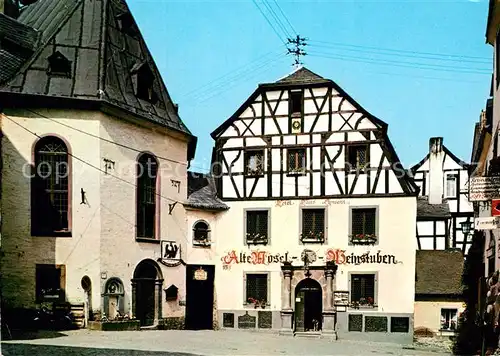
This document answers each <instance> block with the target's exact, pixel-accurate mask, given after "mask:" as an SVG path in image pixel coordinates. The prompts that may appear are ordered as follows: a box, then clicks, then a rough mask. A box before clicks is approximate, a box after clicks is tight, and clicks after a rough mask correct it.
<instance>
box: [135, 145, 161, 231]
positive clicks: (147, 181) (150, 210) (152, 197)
mask: <svg viewBox="0 0 500 356" xmlns="http://www.w3.org/2000/svg"><path fill="white" fill-rule="evenodd" d="M157 174H158V161H157V160H156V158H155V157H154V156H152V155H150V154H142V155H141V156H139V159H138V161H137V237H145V238H152V239H154V238H155V233H156V232H155V230H156V229H155V225H156V210H157V207H156V201H157V199H156V198H157V194H156V183H157Z"/></svg>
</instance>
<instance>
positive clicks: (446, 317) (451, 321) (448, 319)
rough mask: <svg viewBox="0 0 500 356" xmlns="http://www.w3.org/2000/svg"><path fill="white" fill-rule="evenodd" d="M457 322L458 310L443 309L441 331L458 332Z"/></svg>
mask: <svg viewBox="0 0 500 356" xmlns="http://www.w3.org/2000/svg"><path fill="white" fill-rule="evenodd" d="M457 322H458V310H457V309H441V330H456V329H457Z"/></svg>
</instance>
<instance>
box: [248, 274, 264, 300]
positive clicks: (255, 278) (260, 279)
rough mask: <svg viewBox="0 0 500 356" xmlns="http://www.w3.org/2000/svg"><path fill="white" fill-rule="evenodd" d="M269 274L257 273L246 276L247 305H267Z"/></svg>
mask: <svg viewBox="0 0 500 356" xmlns="http://www.w3.org/2000/svg"><path fill="white" fill-rule="evenodd" d="M267 288H268V285H267V274H264V273H260V274H259V273H256V274H247V275H246V298H247V303H254V302H255V301H258V302H259V303H262V302H264V303H267V302H268V300H267Z"/></svg>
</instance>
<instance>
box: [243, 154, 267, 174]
mask: <svg viewBox="0 0 500 356" xmlns="http://www.w3.org/2000/svg"><path fill="white" fill-rule="evenodd" d="M263 173H264V151H263V150H259V151H248V152H245V174H247V175H252V176H259V175H262V174H263Z"/></svg>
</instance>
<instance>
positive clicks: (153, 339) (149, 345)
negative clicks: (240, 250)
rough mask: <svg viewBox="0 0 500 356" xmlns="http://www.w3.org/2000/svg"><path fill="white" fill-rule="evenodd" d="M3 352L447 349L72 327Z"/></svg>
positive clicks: (184, 354) (202, 355) (206, 354)
mask: <svg viewBox="0 0 500 356" xmlns="http://www.w3.org/2000/svg"><path fill="white" fill-rule="evenodd" d="M2 354H3V355H4V356H14V355H16V356H17V355H23V356H24V355H30V356H31V355H37V356H46V355H47V356H66V355H71V356H80V355H81V356H97V355H110V356H126V355H134V356H160V355H165V356H167V355H168V356H226V355H235V356H239V355H248V356H250V355H253V356H257V355H260V356H265V355H269V356H270V355H293V356H295V355H296V356H299V355H300V356H302V355H311V356H313V355H314V356H316V355H318V356H322V355H358V356H361V355H428V356H429V355H436V356H438V355H450V353H448V352H446V351H444V350H441V351H440V350H436V349H431V348H421V347H415V348H413V349H412V348H411V347H410V348H408V347H407V348H404V347H403V346H402V345H398V344H389V343H376V342H367V341H356V342H354V341H347V340H337V341H329V340H325V339H303V338H294V337H288V336H278V335H273V334H266V333H259V332H245V331H135V332H134V331H131V332H127V331H123V332H99V331H88V330H76V331H69V332H63V333H60V334H59V335H43V334H42V335H37V336H34V337H33V338H32V339H31V340H13V341H6V342H3V343H2Z"/></svg>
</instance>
